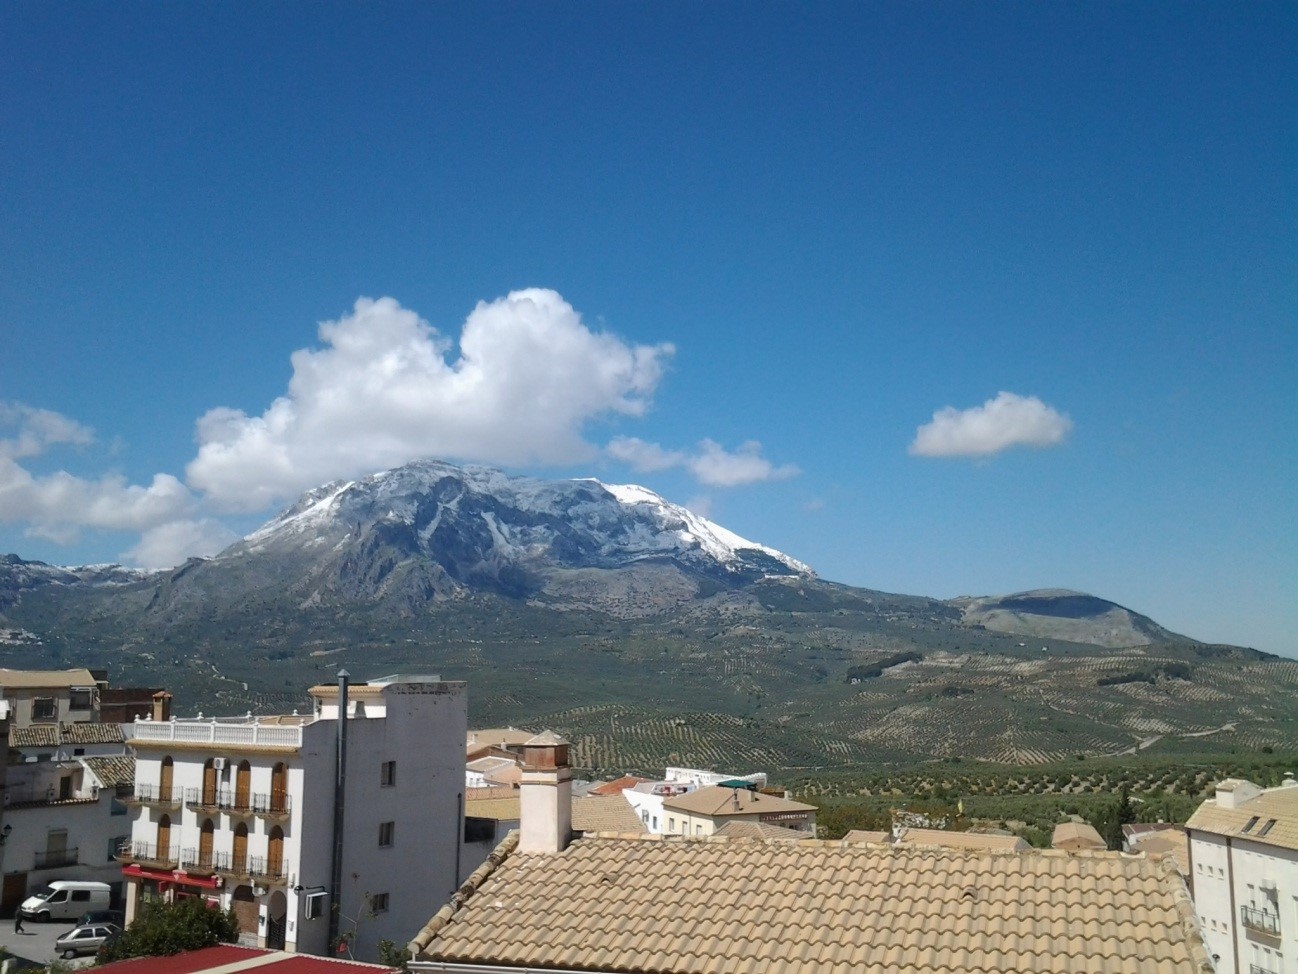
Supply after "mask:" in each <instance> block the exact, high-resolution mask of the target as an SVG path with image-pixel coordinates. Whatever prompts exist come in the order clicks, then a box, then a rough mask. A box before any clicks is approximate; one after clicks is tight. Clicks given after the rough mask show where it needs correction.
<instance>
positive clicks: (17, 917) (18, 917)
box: [14, 910, 23, 933]
mask: <svg viewBox="0 0 1298 974" xmlns="http://www.w3.org/2000/svg"><path fill="white" fill-rule="evenodd" d="M22 932H23V911H22V910H15V911H14V933H22Z"/></svg>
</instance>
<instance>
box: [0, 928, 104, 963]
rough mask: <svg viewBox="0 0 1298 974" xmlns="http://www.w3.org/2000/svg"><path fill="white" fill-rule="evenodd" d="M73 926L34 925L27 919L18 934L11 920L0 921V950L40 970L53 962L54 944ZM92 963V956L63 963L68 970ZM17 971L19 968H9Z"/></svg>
mask: <svg viewBox="0 0 1298 974" xmlns="http://www.w3.org/2000/svg"><path fill="white" fill-rule="evenodd" d="M74 926H76V924H75V923H72V922H71V921H68V920H55V921H54V922H53V923H35V922H33V921H31V920H28V921H27V922H26V923H24V924H23V932H22V933H14V925H13V921H12V920H0V947H3V948H4V949H5V950H6V951H7V952H8V954H9V955H10V956H12V957H15V958H19V959H21V960H24V961H26V962H27V964H26V965H25V966H28V967H44V966H45V965H46V964H48V963H49V962H50V961H52V960H54V959H55V957H56V955H55V953H54V941H55V940H57V939H58V938H59V937H61V936H63V934H65V933H67V932H68V931H69V930H71V929H72V928H73V927H74ZM94 961H95V958H94V956H93V955H92V956H90V957H84V958H78V959H77V960H73V961H67V964H68V966H69V967H89V966H90V965H91V964H93V963H94ZM11 969H12V970H21V969H22V967H11Z"/></svg>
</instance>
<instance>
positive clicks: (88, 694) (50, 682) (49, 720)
mask: <svg viewBox="0 0 1298 974" xmlns="http://www.w3.org/2000/svg"><path fill="white" fill-rule="evenodd" d="M99 686H100V681H99V680H96V679H95V675H94V674H93V673H91V672H90V671H89V670H82V669H76V670H9V669H0V692H3V694H4V699H5V701H6V702H7V703H8V704H9V721H10V726H12V727H29V726H31V725H32V724H68V723H72V722H74V721H98V720H99Z"/></svg>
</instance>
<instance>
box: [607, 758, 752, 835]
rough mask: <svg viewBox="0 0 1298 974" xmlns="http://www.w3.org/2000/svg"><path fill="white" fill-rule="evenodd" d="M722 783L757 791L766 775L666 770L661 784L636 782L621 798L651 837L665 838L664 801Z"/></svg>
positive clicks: (697, 770) (689, 769) (691, 769)
mask: <svg viewBox="0 0 1298 974" xmlns="http://www.w3.org/2000/svg"><path fill="white" fill-rule="evenodd" d="M723 781H745V782H748V783H750V784H753V785H756V786H757V787H759V788H761V787H763V786H765V785H766V775H765V774H763V773H761V772H759V773H757V774H748V775H733V774H721V773H719V772H717V771H701V770H699V769H696V768H667V769H666V772H665V773H664V775H663V780H662V781H642V782H639V783H638V784H636V785H633V786H632V787H630V788H626V789H624V790H623V791H622V797H623V798H625V799H626V800H627V801H628V802H630V804H631V807H632V808H633V809H635V813H636V815H637V816H639V818H640V821H641V822H643V823H644V826H645V828H646V829H647V830H648V831H650V832H652V833H654V834H655V835H665V834H666V833H667V832H668V831H669V830H668V828H667V816H666V815H664V814H663V800H664V799H669V798H679V797H680V796H681V795H688V794H689V793H690V792H692V791H697V790H698V789H700V788H707V787H710V786H712V785H719V784H721V782H723Z"/></svg>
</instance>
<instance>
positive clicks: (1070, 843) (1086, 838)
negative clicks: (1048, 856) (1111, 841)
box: [1050, 822, 1109, 852]
mask: <svg viewBox="0 0 1298 974" xmlns="http://www.w3.org/2000/svg"><path fill="white" fill-rule="evenodd" d="M1108 847H1109V846H1108V843H1106V842H1105V841H1104V838H1103V837H1102V836H1101V835H1100V833H1099V832H1097V831H1095V826H1093V825H1090V824H1088V823H1086V822H1060V823H1059V824H1058V825H1056V826H1055V831H1054V834H1053V835H1052V836H1051V837H1050V848H1052V849H1063V850H1064V851H1065V852H1079V851H1082V850H1089V851H1092V852H1103V851H1104V850H1105V849H1107V848H1108Z"/></svg>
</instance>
